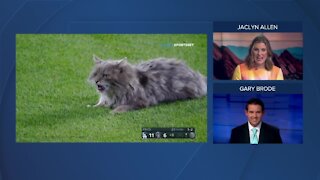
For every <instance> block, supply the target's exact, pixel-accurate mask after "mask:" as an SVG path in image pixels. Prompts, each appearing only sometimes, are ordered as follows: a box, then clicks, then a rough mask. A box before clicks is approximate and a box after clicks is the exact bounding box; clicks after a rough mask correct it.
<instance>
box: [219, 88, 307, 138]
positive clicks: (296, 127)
mask: <svg viewBox="0 0 320 180" xmlns="http://www.w3.org/2000/svg"><path fill="white" fill-rule="evenodd" d="M213 102H214V106H213V120H214V123H213V143H218V144H224V143H231V144H302V143H303V97H302V94H279V93H276V94H258V93H248V94H225V93H224V94H223V93H221V94H215V95H214V96H213Z"/></svg>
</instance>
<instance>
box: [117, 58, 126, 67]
mask: <svg viewBox="0 0 320 180" xmlns="http://www.w3.org/2000/svg"><path fill="white" fill-rule="evenodd" d="M127 63H128V61H127V57H124V58H123V59H121V60H120V61H119V63H118V65H119V66H122V65H124V64H127Z"/></svg>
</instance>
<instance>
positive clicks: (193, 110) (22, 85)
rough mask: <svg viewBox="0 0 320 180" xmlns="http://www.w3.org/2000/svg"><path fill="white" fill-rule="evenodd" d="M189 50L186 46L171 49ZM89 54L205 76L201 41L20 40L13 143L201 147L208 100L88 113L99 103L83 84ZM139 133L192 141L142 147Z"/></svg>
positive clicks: (197, 37) (127, 37) (161, 37)
mask: <svg viewBox="0 0 320 180" xmlns="http://www.w3.org/2000/svg"><path fill="white" fill-rule="evenodd" d="M175 43H192V44H193V45H192V46H187V47H185V46H182V47H181V46H178V47H177V46H174V44H175ZM93 54H95V55H97V56H99V57H100V58H102V59H122V58H124V57H127V58H128V62H130V63H132V64H135V63H139V62H141V61H145V60H148V59H152V58H157V57H168V58H177V59H181V60H184V61H185V62H186V64H187V65H188V66H190V67H191V68H192V69H194V70H196V71H199V72H200V73H202V74H204V75H205V76H206V75H207V36H206V35H205V34H18V35H16V141H17V142H206V141H207V97H203V98H200V99H192V100H184V101H176V102H172V103H162V104H159V105H157V106H152V107H149V108H145V109H140V110H136V111H130V112H126V113H121V114H111V113H110V111H111V110H110V109H108V108H101V107H100V108H92V107H91V108H88V107H87V105H93V104H95V103H96V102H97V100H98V97H99V96H98V94H97V92H96V90H95V87H94V86H92V85H91V84H89V83H88V80H87V79H88V76H89V73H90V71H91V69H92V67H93V64H94V63H93V61H92V56H93ZM143 127H193V128H195V130H196V138H194V139H142V137H141V129H142V128H143Z"/></svg>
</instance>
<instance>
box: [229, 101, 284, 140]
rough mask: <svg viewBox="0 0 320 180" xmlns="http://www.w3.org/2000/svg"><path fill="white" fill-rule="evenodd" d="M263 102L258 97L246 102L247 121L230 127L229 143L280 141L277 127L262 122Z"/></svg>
mask: <svg viewBox="0 0 320 180" xmlns="http://www.w3.org/2000/svg"><path fill="white" fill-rule="evenodd" d="M264 113H265V112H264V103H263V102H262V101H261V100H260V99H258V98H252V99H250V100H249V101H248V102H247V104H246V109H245V115H246V116H247V119H248V122H246V123H244V124H242V125H240V126H238V127H235V128H233V129H232V132H231V137H230V143H250V144H262V143H282V139H281V136H280V132H279V129H278V128H277V127H274V126H272V125H269V124H267V123H265V122H262V117H263V115H264Z"/></svg>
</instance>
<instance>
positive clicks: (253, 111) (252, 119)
mask: <svg viewBox="0 0 320 180" xmlns="http://www.w3.org/2000/svg"><path fill="white" fill-rule="evenodd" d="M245 114H246V116H247V117H248V121H249V123H250V124H251V125H252V126H253V127H256V126H258V124H259V123H260V122H261V121H262V116H263V115H264V112H262V109H261V106H260V105H258V104H249V105H248V110H245Z"/></svg>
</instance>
